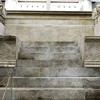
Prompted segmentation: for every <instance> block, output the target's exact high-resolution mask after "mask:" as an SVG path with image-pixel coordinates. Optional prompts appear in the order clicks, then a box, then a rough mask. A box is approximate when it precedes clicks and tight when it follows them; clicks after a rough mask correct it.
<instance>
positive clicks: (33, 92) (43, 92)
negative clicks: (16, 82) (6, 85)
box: [14, 88, 85, 100]
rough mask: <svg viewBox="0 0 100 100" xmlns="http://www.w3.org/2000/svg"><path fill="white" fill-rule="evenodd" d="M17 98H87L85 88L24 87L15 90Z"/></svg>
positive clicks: (29, 99)
mask: <svg viewBox="0 0 100 100" xmlns="http://www.w3.org/2000/svg"><path fill="white" fill-rule="evenodd" d="M14 94H15V100H85V93H84V90H78V89H76V90H71V89H34V88H33V89H32V88H31V89H26V90H25V89H23V90H20V89H19V90H15V92H14Z"/></svg>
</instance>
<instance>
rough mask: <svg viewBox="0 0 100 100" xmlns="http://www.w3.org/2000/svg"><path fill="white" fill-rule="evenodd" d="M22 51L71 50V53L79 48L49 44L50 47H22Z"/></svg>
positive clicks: (50, 51)
mask: <svg viewBox="0 0 100 100" xmlns="http://www.w3.org/2000/svg"><path fill="white" fill-rule="evenodd" d="M20 52H25V53H57V52H58V53H59V52H62V53H66V52H70V53H78V52H79V48H78V47H75V46H68V47H65V46H61V47H57V46H55V47H54V46H53V47H52V46H48V47H21V49H20Z"/></svg>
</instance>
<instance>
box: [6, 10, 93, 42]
mask: <svg viewBox="0 0 100 100" xmlns="http://www.w3.org/2000/svg"><path fill="white" fill-rule="evenodd" d="M5 31H6V35H14V36H17V37H18V38H19V39H20V40H22V41H76V40H79V39H80V38H82V37H84V36H93V35H94V20H92V19H91V12H55V11H54V12H10V11H8V12H7V18H6V30H5Z"/></svg>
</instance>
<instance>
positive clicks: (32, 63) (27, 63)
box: [16, 59, 83, 68]
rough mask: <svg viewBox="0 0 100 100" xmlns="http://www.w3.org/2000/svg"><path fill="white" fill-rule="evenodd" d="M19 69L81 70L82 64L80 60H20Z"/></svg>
mask: <svg viewBox="0 0 100 100" xmlns="http://www.w3.org/2000/svg"><path fill="white" fill-rule="evenodd" d="M16 66H17V67H43V68H44V67H47V68H48V67H51V68H55V67H66V68H68V67H71V68H77V67H78V68H80V67H83V66H82V62H81V61H80V60H79V59H74V60H73V59H69V60H59V59H58V60H57V59H56V60H47V59H46V60H18V61H17V64H16Z"/></svg>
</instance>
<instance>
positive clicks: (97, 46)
mask: <svg viewBox="0 0 100 100" xmlns="http://www.w3.org/2000/svg"><path fill="white" fill-rule="evenodd" d="M99 54H100V37H97V36H95V37H85V47H84V64H85V66H86V67H100V55H99Z"/></svg>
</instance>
